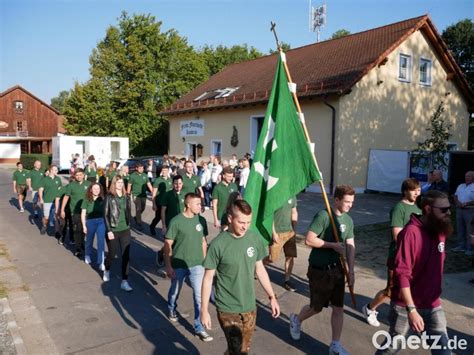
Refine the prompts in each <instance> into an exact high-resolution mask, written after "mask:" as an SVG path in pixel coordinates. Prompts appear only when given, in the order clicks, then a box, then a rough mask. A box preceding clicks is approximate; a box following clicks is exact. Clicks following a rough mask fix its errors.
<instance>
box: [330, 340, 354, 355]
mask: <svg viewBox="0 0 474 355" xmlns="http://www.w3.org/2000/svg"><path fill="white" fill-rule="evenodd" d="M329 355H350V354H349V352H348V351H347V350H346V349H344V348H343V346H342V345H341V343H340V342H331V345H330V346H329Z"/></svg>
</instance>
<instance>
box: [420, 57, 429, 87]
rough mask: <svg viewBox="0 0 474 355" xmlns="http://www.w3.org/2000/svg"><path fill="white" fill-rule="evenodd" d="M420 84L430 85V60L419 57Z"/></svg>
mask: <svg viewBox="0 0 474 355" xmlns="http://www.w3.org/2000/svg"><path fill="white" fill-rule="evenodd" d="M420 84H421V85H423V86H431V60H430V59H425V58H421V59H420Z"/></svg>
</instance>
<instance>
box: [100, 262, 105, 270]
mask: <svg viewBox="0 0 474 355" xmlns="http://www.w3.org/2000/svg"><path fill="white" fill-rule="evenodd" d="M99 270H100V271H105V265H104V263H102V264H100V265H99Z"/></svg>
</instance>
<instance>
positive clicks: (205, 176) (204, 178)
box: [201, 169, 211, 186]
mask: <svg viewBox="0 0 474 355" xmlns="http://www.w3.org/2000/svg"><path fill="white" fill-rule="evenodd" d="M210 180H211V171H210V170H209V169H206V170H204V169H203V170H201V186H206V185H207V184H208V183H209V181H210Z"/></svg>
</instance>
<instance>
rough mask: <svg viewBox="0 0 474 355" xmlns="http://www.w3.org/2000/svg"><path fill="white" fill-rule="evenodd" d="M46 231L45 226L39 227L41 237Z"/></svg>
mask: <svg viewBox="0 0 474 355" xmlns="http://www.w3.org/2000/svg"><path fill="white" fill-rule="evenodd" d="M46 230H47V227H46V226H43V227H41V230H40V233H41V235H45V234H46Z"/></svg>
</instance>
